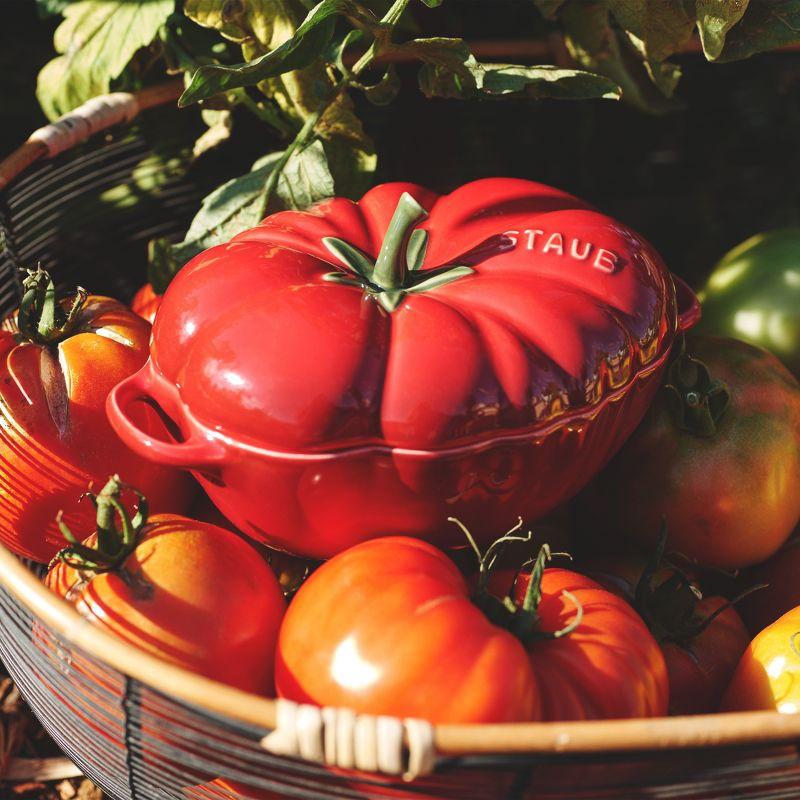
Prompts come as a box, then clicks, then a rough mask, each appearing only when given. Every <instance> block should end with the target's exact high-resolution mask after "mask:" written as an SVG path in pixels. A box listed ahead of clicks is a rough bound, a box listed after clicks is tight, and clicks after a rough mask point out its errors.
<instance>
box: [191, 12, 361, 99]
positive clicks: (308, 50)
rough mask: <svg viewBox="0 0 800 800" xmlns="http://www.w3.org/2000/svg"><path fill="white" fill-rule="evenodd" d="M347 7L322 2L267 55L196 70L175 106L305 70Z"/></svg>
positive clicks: (325, 43)
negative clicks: (294, 71)
mask: <svg viewBox="0 0 800 800" xmlns="http://www.w3.org/2000/svg"><path fill="white" fill-rule="evenodd" d="M351 6H352V3H351V2H350V0H323V2H321V3H318V4H317V5H316V6H314V8H313V9H311V11H309V13H308V16H307V17H306V18H305V19H304V20H303V22H302V23H301V24H300V26H299V27H298V28H297V30H296V31H295V32H294V34H293V35H292V36H291V37H290V38H289V39H287V40H286V41H285V42H283V44H280V45H278V46H277V47H276V48H274V49H273V50H270V51H269V52H268V53H265V54H264V55H262V56H260V57H258V58H256V59H254V60H252V61H248V62H246V63H242V64H233V65H231V66H227V65H223V64H209V65H207V66H203V67H200V69H198V70H197V72H195V74H194V75H193V76H192V80H191V83H190V84H189V86H188V88H187V89H186V91H185V92H184V93H183V95H182V96H181V98H180V100H179V101H178V105H180V106H187V105H190V104H192V103H197V102H199V101H201V100H205V99H207V98H209V97H211V96H213V95H215V94H219V93H220V92H224V91H227V90H229V89H236V88H241V87H245V86H254V85H256V84H258V83H260V82H261V81H264V80H266V79H267V78H274V77H276V76H278V75H281V74H283V73H284V72H291V71H293V70H299V69H303V68H304V67H307V66H309V65H310V64H311V63H312V62H313V61H314V60H315V59H316V58H317V56H319V54H320V53H321V52H322V51H324V50H325V48H326V47H327V46H328V43H329V42H330V40H331V37H332V36H333V29H334V24H335V21H336V19H335V18H336V16H337V15H341V14H343V13H345V12H346V11H349V10H350V9H351Z"/></svg>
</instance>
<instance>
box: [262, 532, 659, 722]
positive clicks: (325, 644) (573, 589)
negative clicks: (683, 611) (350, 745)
mask: <svg viewBox="0 0 800 800" xmlns="http://www.w3.org/2000/svg"><path fill="white" fill-rule="evenodd" d="M489 552H491V551H489ZM486 558H488V554H487V556H486V557H484V561H485V559H486ZM486 563H488V562H486ZM537 563H538V562H537ZM540 573H541V569H540V570H539V573H537V576H538V574H540ZM505 576H506V577H507V578H509V577H510V578H513V573H505ZM528 580H529V578H528V576H521V579H520V580H519V581H517V587H516V592H517V593H516V595H515V596H516V599H517V602H518V604H520V603H521V602H522V597H523V595H524V594H525V586H526V585H527V582H528ZM537 583H538V582H537ZM504 588H509V584H507V585H506V586H505V587H504ZM567 592H569V593H571V594H566V593H567ZM533 594H534V595H535V592H534V593H533ZM474 599H475V602H472V598H471V597H470V592H469V589H468V586H467V583H466V581H465V580H464V578H463V577H462V575H461V574H460V573H459V572H458V570H457V569H456V568H455V566H454V565H453V563H452V562H451V561H450V560H449V559H448V558H447V557H446V556H445V555H444V554H443V553H442V552H441V551H440V550H437V549H436V548H435V547H433V546H431V545H430V544H427V543H425V542H422V541H419V540H416V539H410V538H406V537H387V538H384V539H377V540H374V541H370V542H365V543H363V544H360V545H357V546H356V547H353V548H351V549H350V550H347V551H345V552H343V553H341V554H339V555H338V556H335V557H334V558H333V559H331V560H330V561H328V562H327V563H325V564H323V565H322V566H321V567H320V568H319V569H318V570H317V571H316V572H315V573H314V574H313V575H312V576H311V577H310V578H309V579H308V580H307V581H306V583H305V584H304V585H303V586H302V587H301V588H300V590H299V591H298V593H297V595H296V596H295V599H294V601H293V602H292V604H291V606H290V607H289V611H288V612H287V615H286V618H285V620H284V624H283V626H282V628H281V633H280V638H279V643H278V655H277V660H276V685H277V689H278V693H279V694H280V695H281V696H283V697H287V698H289V699H291V700H295V701H298V702H306V703H315V704H317V705H323V706H325V705H328V706H344V707H349V708H353V709H354V710H356V711H357V712H362V713H370V714H388V715H391V716H398V717H404V716H416V717H423V718H426V719H429V720H430V721H432V722H436V723H441V722H515V721H524V720H534V719H542V718H544V719H592V718H601V717H602V718H605V717H625V716H651V715H658V714H663V713H665V712H666V707H667V682H666V670H665V667H664V660H663V657H662V656H661V652H660V650H659V648H658V645H657V644H656V642H655V641H654V640H653V638H652V637H651V636H650V634H649V632H648V631H647V628H646V627H645V626H644V624H643V623H642V621H641V620H640V619H639V618H638V617H637V616H636V614H635V613H634V611H633V610H632V609H631V608H630V607H629V606H628V605H627V603H625V602H624V601H622V600H620V599H619V598H617V597H615V596H614V595H612V594H610V593H609V592H607V591H605V590H603V589H601V588H600V587H599V586H598V585H597V584H596V583H594V582H593V581H591V580H589V579H588V578H585V577H583V576H581V575H577V574H576V573H573V572H568V571H566V570H560V569H549V570H546V571H544V575H543V576H542V580H541V601H540V602H538V603H536V602H535V601H536V600H537V599H538V598H536V597H535V596H533V595H532V597H531V601H532V602H533V605H532V606H531V607H530V608H528V609H526V610H525V611H524V612H523V611H521V610H519V609H518V611H517V612H515V613H513V614H512V613H511V612H510V610H509V609H508V608H506V607H505V606H504V605H503V603H502V602H500V601H499V600H497V599H496V598H493V597H492V596H491V595H490V594H489V593H488V592H487V591H486V590H485V589H483V590H481V589H480V588H479V591H478V592H477V594H476V596H475V598H474ZM479 606H481V608H479ZM481 609H483V610H481ZM579 609H580V610H579ZM576 622H577V623H578V624H577V627H576V628H575V630H573V631H572V632H571V633H569V634H568V635H563V636H561V637H560V638H552V634H554V633H555V632H556V631H561V630H562V629H568V628H569V627H570V626H573V625H575V624H576ZM504 626H506V627H504ZM511 629H515V630H517V633H518V634H519V638H518V636H516V635H514V633H512V632H511ZM523 641H524V642H525V644H523ZM623 675H624V676H625V677H624V679H622V678H621V676H623Z"/></svg>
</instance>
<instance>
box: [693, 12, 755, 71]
mask: <svg viewBox="0 0 800 800" xmlns="http://www.w3.org/2000/svg"><path fill="white" fill-rule="evenodd" d="M748 3H749V0H737V2H730V0H696V3H695V14H696V16H697V27H698V29H699V31H700V41H701V42H702V44H703V52H704V53H705V56H706V58H707V59H708V60H709V61H714V60H715V59H717V58H719V57H720V55H721V54H722V50H723V48H724V47H725V37H726V36H727V35H728V31H730V29H731V28H732V27H733V26H734V25H736V23H737V22H739V20H741V18H742V17H743V16H744V13H745V11H747V6H748Z"/></svg>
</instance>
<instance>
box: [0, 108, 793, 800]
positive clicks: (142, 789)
mask: <svg viewBox="0 0 800 800" xmlns="http://www.w3.org/2000/svg"><path fill="white" fill-rule="evenodd" d="M155 144H156V143H155V142H153V141H149V140H148V136H147V132H146V127H145V126H140V125H139V124H138V123H134V124H132V125H129V126H126V127H124V128H117V129H115V130H114V131H113V132H112V133H110V134H107V135H104V136H96V137H94V138H93V139H92V140H91V141H90V142H88V143H87V144H84V145H81V146H79V147H77V148H75V149H74V150H72V151H70V152H67V153H63V154H62V155H60V156H58V157H56V158H55V159H53V160H52V161H42V162H40V163H38V164H36V165H35V166H33V167H32V168H30V169H28V170H27V171H26V172H25V173H23V175H21V176H20V177H18V178H17V179H16V180H15V181H12V182H11V184H10V185H9V186H8V187H7V189H6V190H4V191H2V192H0V235H2V240H1V241H0V313H2V314H6V313H8V312H10V311H11V310H12V309H13V308H14V307H15V306H16V304H17V303H18V301H19V298H20V282H19V270H20V269H21V268H23V267H30V266H35V264H36V263H38V262H41V263H42V265H43V266H45V267H46V268H48V269H49V270H51V271H52V273H53V275H54V277H55V279H56V281H57V283H58V285H59V286H61V287H70V286H74V285H76V284H77V283H79V282H80V283H81V284H83V285H85V286H87V287H88V288H90V289H91V290H92V291H96V292H102V293H110V294H115V295H118V296H121V297H123V298H127V297H130V296H131V295H132V293H133V291H134V290H135V289H136V288H137V287H138V286H139V285H140V284H141V283H142V282H143V280H144V277H145V276H144V266H143V265H144V263H145V244H146V242H147V240H148V239H149V238H150V237H152V236H157V235H166V236H172V235H179V234H180V233H182V231H183V230H184V229H185V227H186V224H187V222H188V219H189V218H190V216H191V214H192V213H193V211H194V209H195V208H196V207H197V204H198V202H199V197H198V192H197V191H196V189H195V188H194V187H193V186H192V185H191V183H190V182H189V181H188V180H186V179H179V178H175V177H169V176H164V180H162V181H159V184H158V185H159V189H158V191H157V192H156V193H155V194H154V196H153V197H152V198H150V199H149V200H148V201H147V202H127V200H126V202H117V201H115V199H114V197H112V196H111V195H110V194H109V190H111V189H112V188H114V187H116V186H118V185H119V184H120V183H124V184H125V185H126V186H128V187H132V188H131V191H132V193H131V194H130V195H128V196H126V197H127V199H128V200H129V199H130V198H134V199H135V192H134V190H135V189H136V186H135V182H136V180H137V179H141V177H142V175H141V170H142V169H143V167H142V166H141V165H142V162H143V160H144V159H145V158H146V157H147V156H149V155H151V154H152V153H153V149H154V146H155ZM137 168H138V169H139V170H140V173H139V175H138V176H136V175H135V174H134V173H135V170H137ZM152 169H153V170H157V169H158V167H157V166H153V167H152ZM112 194H113V193H112ZM118 199H119V198H118V197H117V200H118ZM1 501H2V500H1V498H0V502H1ZM0 657H2V660H3V662H4V663H5V664H6V666H7V668H8V671H9V673H10V674H11V676H12V678H13V679H14V680H15V681H16V683H17V684H18V686H19V688H20V691H21V692H22V694H23V696H24V697H25V699H26V700H27V701H28V703H29V704H30V706H31V707H32V709H33V711H34V713H35V714H36V715H37V716H38V718H39V719H40V721H41V722H42V724H43V725H44V727H45V728H46V729H47V730H48V732H49V733H50V734H51V735H52V736H53V738H54V739H55V741H56V742H57V743H58V745H59V746H60V747H61V748H62V749H63V750H64V752H65V753H66V754H67V755H68V756H69V757H70V758H72V759H73V760H74V761H75V763H76V764H78V766H79V767H80V768H81V769H82V770H83V771H84V772H85V773H86V775H87V776H88V777H89V778H91V779H92V780H93V781H94V782H95V783H97V784H98V785H99V786H100V787H101V788H102V789H104V790H105V791H106V792H107V793H108V795H109V796H110V797H112V798H115V800H165V799H173V800H231V798H238V797H241V798H244V800H263V799H264V798H270V797H273V798H298V799H299V800H326V799H327V800H360V799H362V798H397V799H398V800H413V799H414V798H416V799H417V800H434V799H439V798H441V800H502V798H505V799H506V800H533V798H538V799H541V800H547V799H548V798H553V800H556V798H572V800H578V799H579V798H621V797H624V798H631V799H632V800H638V799H641V800H679V799H680V798H686V799H687V800H688V798H692V799H693V800H722V798H731V797H737V798H750V799H752V800H781V799H782V798H787V799H788V798H797V797H799V796H800V760H799V759H798V752H797V748H796V746H795V744H794V743H789V744H787V745H780V746H777V745H776V746H771V747H765V746H763V745H762V746H758V747H749V748H748V747H739V748H729V749H728V750H726V751H721V750H714V751H710V752H705V751H702V750H694V751H689V752H687V753H671V752H669V751H664V752H642V753H633V752H622V753H615V754H604V753H567V754H561V755H552V754H532V753H517V754H513V755H512V754H509V755H503V754H497V755H462V756H457V757H447V758H440V759H439V762H438V770H437V772H436V773H435V774H433V775H431V776H428V777H426V778H424V779H421V780H418V781H414V782H413V783H404V782H403V781H402V780H401V779H399V778H382V777H380V776H371V775H362V774H357V773H352V772H351V773H347V772H344V771H341V770H331V769H327V768H325V767H323V766H321V765H318V764H313V763H308V762H303V761H300V760H297V759H288V758H283V757H279V756H275V755H272V754H270V753H268V752H266V751H265V750H264V749H263V748H262V747H261V745H260V741H261V739H262V738H263V737H264V735H265V734H266V733H268V729H267V728H266V727H263V728H262V727H259V726H256V725H253V724H251V723H247V722H243V721H240V720H237V719H235V718H233V717H226V716H224V715H222V714H217V713H213V712H211V711H209V710H207V709H204V708H201V707H199V706H196V705H192V704H190V703H187V702H183V701H179V700H177V699H175V698H172V697H169V696H167V695H166V694H163V693H161V692H158V691H156V690H155V689H153V688H151V687H150V686H148V685H147V684H146V683H145V682H143V681H141V680H138V679H137V678H135V677H131V676H127V675H124V674H122V673H121V672H119V671H117V670H115V669H112V668H111V667H110V666H108V665H106V664H104V663H103V662H102V659H100V658H98V657H96V656H94V655H92V654H90V653H88V652H85V651H84V650H81V649H80V648H78V647H76V646H74V645H72V644H71V643H70V642H68V641H66V640H65V639H64V638H63V637H62V636H60V635H59V634H58V633H57V632H56V631H55V630H53V629H51V628H49V627H48V626H47V624H45V622H43V621H42V620H41V619H40V618H38V617H37V616H36V615H35V614H34V613H33V612H31V611H30V610H29V609H28V608H27V606H25V605H23V603H21V602H20V601H19V600H17V599H16V598H15V596H14V595H13V594H12V593H11V592H10V591H8V589H7V588H6V587H4V586H0ZM218 777H223V778H226V779H229V780H232V781H236V782H239V783H241V784H244V786H245V787H246V788H243V789H242V791H243V794H241V795H238V796H237V795H234V794H231V792H230V791H226V790H223V789H221V788H219V787H214V786H212V785H211V782H212V781H214V780H215V779H216V778H218Z"/></svg>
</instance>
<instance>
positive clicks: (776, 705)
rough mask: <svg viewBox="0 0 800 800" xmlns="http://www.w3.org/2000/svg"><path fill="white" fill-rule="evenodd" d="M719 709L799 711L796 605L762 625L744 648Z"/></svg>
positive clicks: (799, 646) (799, 621) (799, 616)
mask: <svg viewBox="0 0 800 800" xmlns="http://www.w3.org/2000/svg"><path fill="white" fill-rule="evenodd" d="M720 708H721V710H722V711H756V710H770V711H772V710H775V711H780V712H781V713H784V714H794V713H798V712H800V607H798V608H793V609H792V610H791V611H789V612H787V613H786V614H784V615H783V616H782V617H781V618H780V619H778V620H776V621H775V622H773V623H772V625H769V626H768V627H766V628H765V629H764V630H763V631H761V633H759V634H758V636H756V637H755V639H753V641H752V642H751V643H750V645H749V647H748V648H747V649H746V650H745V651H744V654H743V655H742V657H741V659H740V661H739V664H738V666H737V667H736V671H735V672H734V674H733V678H732V679H731V682H730V684H729V685H728V688H727V689H726V690H725V695H724V697H723V698H722V704H721V706H720Z"/></svg>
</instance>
